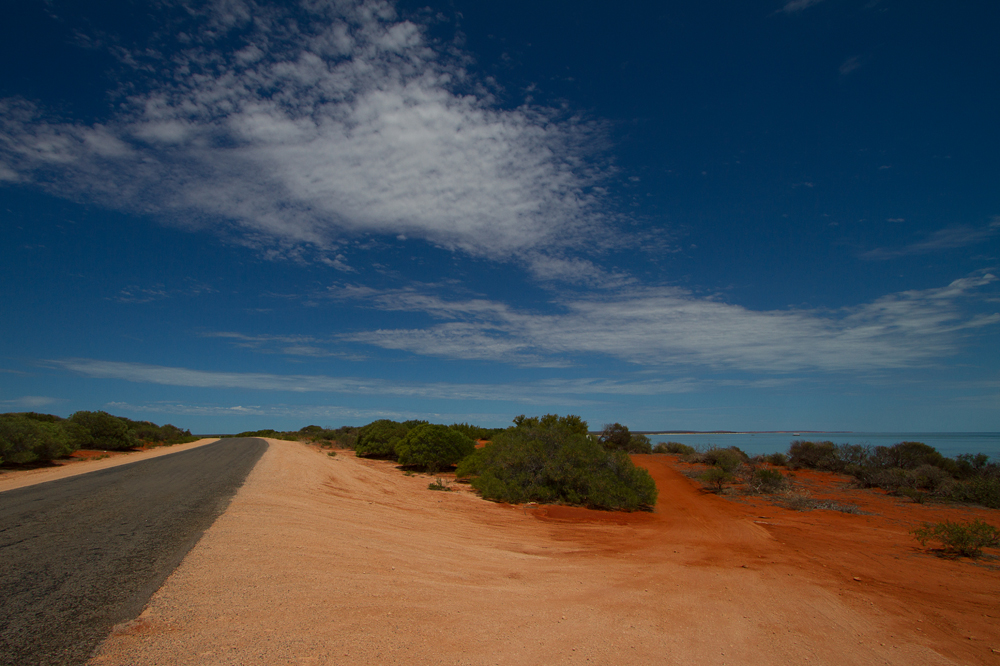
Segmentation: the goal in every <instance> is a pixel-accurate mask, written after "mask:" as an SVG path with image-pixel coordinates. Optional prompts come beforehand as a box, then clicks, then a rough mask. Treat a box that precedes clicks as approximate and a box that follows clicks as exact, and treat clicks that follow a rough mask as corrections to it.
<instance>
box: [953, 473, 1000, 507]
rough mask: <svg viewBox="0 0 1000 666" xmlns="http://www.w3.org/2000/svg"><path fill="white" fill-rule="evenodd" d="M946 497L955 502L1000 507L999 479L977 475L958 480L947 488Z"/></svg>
mask: <svg viewBox="0 0 1000 666" xmlns="http://www.w3.org/2000/svg"><path fill="white" fill-rule="evenodd" d="M948 491H949V493H948V495H947V498H948V499H951V500H954V501H956V502H968V503H970V504H979V505H981V506H985V507H987V508H990V509H1000V479H997V478H995V477H987V476H977V477H973V478H971V479H966V480H964V481H958V482H956V483H955V484H953V485H951V486H950V487H949V488H948Z"/></svg>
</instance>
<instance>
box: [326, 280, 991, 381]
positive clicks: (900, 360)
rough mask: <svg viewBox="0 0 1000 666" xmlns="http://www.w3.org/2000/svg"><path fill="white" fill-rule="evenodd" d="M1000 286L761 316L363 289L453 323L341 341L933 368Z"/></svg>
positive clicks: (609, 301)
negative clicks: (973, 308) (972, 303)
mask: <svg viewBox="0 0 1000 666" xmlns="http://www.w3.org/2000/svg"><path fill="white" fill-rule="evenodd" d="M995 280H996V278H995V277H994V276H993V275H992V274H982V275H977V276H973V277H968V278H963V279H960V280H955V281H954V282H952V283H951V284H950V285H948V286H947V287H943V288H939V289H928V290H923V291H906V292H901V293H898V294H891V295H889V296H885V297H883V298H880V299H878V300H876V301H874V302H872V303H868V304H864V305H861V306H857V307H853V308H845V309H842V310H839V311H833V312H831V311H819V310H773V311H754V310H750V309H747V308H744V307H741V306H738V305H731V304H728V303H723V302H720V301H717V300H712V299H704V298H696V297H694V296H692V295H691V294H690V293H688V292H686V291H684V290H681V289H675V288H649V289H641V288H626V289H623V290H620V291H618V292H616V293H614V294H610V295H608V294H604V295H601V296H599V297H574V298H569V299H565V300H562V301H559V302H556V303H553V305H554V306H555V309H556V311H555V313H545V314H542V313H535V312H530V311H525V310H517V309H514V308H511V307H509V306H507V305H506V304H503V303H497V302H492V301H487V300H482V299H472V300H465V301H448V300H445V299H441V298H439V297H437V296H434V295H429V294H421V293H418V292H416V291H415V290H412V289H411V290H399V291H392V292H382V293H377V292H374V291H372V290H364V289H363V290H361V291H362V292H364V294H365V300H366V302H368V303H370V304H371V305H372V306H373V307H376V308H379V309H383V310H402V311H422V312H426V313H428V314H429V315H431V316H433V317H436V318H439V319H444V320H447V321H445V322H443V323H440V324H436V325H432V326H430V327H427V328H420V329H380V330H375V331H364V332H359V333H352V334H348V335H345V336H344V339H345V340H350V341H353V342H362V343H366V344H371V345H376V346H379V347H383V348H387V349H395V350H405V351H410V352H412V353H415V354H421V355H430V356H439V357H444V358H456V359H480V360H494V361H505V362H509V363H516V364H524V365H535V364H538V363H539V362H541V363H543V364H549V365H558V364H559V363H569V362H572V360H573V359H575V358H579V357H580V356H583V355H601V356H609V357H615V358H619V359H622V360H625V361H629V362H632V363H637V364H644V365H652V366H657V367H662V366H673V365H701V366H708V367H710V368H713V369H716V370H725V371H751V372H770V373H786V372H798V371H810V370H821V371H832V372H841V371H869V370H877V369H886V368H904V367H909V366H915V365H927V364H933V363H935V362H937V361H938V360H940V359H941V358H943V357H945V356H948V355H950V354H952V353H954V352H955V351H956V350H957V346H958V344H957V343H958V340H957V336H958V334H959V332H960V331H966V330H971V329H975V328H979V327H982V326H987V325H990V324H994V323H997V322H998V321H1000V314H996V313H993V314H989V315H980V316H968V315H966V314H964V313H963V311H962V310H961V309H960V308H959V307H958V301H959V300H960V299H962V298H965V297H967V296H968V295H969V293H970V292H971V291H972V290H974V289H976V288H978V287H982V286H985V285H988V284H990V283H992V282H994V281H995ZM338 293H343V294H350V293H351V292H350V291H344V292H338ZM358 293H360V292H358Z"/></svg>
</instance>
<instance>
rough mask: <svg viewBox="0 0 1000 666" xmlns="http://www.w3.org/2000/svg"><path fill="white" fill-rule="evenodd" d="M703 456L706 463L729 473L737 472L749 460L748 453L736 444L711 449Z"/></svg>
mask: <svg viewBox="0 0 1000 666" xmlns="http://www.w3.org/2000/svg"><path fill="white" fill-rule="evenodd" d="M702 456H703V458H704V462H705V463H706V464H708V465H713V466H715V467H718V468H720V469H722V470H723V471H725V472H727V473H729V474H732V473H733V472H735V471H736V469H737V468H738V467H739V466H740V465H742V464H743V463H745V462H746V461H747V460H749V458H748V457H747V454H745V453H743V452H742V451H740V450H739V449H738V448H736V447H735V446H731V447H729V448H728V449H720V448H714V449H709V450H707V451H705V453H703V454H702Z"/></svg>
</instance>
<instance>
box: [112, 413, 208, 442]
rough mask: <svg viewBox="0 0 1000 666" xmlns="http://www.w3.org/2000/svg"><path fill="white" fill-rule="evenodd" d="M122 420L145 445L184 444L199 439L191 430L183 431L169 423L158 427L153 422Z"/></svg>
mask: <svg viewBox="0 0 1000 666" xmlns="http://www.w3.org/2000/svg"><path fill="white" fill-rule="evenodd" d="M121 420H122V421H124V422H125V424H126V425H128V427H129V429H130V430H131V431H132V432H134V433H135V437H136V439H138V440H139V441H140V442H143V443H145V444H153V445H156V444H184V443H185V442H193V441H195V440H197V439H198V438H197V437H195V436H194V435H192V434H191V431H190V430H181V429H180V428H178V427H177V426H175V425H171V424H169V423H167V424H166V425H162V426H158V425H156V424H155V423H153V422H152V421H133V420H132V419H126V418H122V419H121Z"/></svg>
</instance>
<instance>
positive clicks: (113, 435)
mask: <svg viewBox="0 0 1000 666" xmlns="http://www.w3.org/2000/svg"><path fill="white" fill-rule="evenodd" d="M69 421H70V423H71V424H73V425H75V426H77V428H76V429H75V430H74V431H72V432H71V435H72V436H73V437H75V438H76V441H75V444H76V445H77V448H81V449H83V448H88V449H101V450H105V451H124V450H126V449H134V448H136V447H137V446H139V444H140V442H139V439H138V438H137V437H136V436H135V432H133V431H132V430H131V429H130V428H129V427H128V423H126V422H125V420H124V419H121V418H119V417H117V416H112V415H111V414H108V413H107V412H86V411H81V412H76V413H74V414H73V415H72V416H70V417H69Z"/></svg>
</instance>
